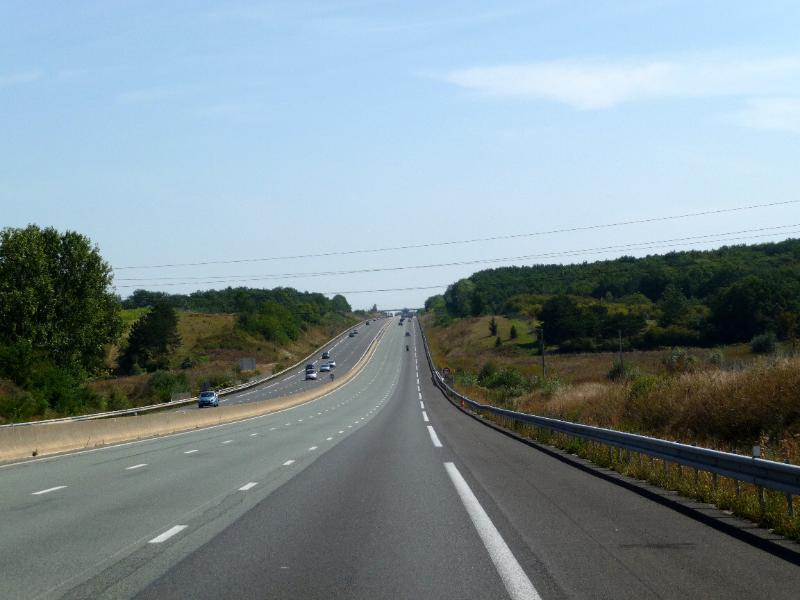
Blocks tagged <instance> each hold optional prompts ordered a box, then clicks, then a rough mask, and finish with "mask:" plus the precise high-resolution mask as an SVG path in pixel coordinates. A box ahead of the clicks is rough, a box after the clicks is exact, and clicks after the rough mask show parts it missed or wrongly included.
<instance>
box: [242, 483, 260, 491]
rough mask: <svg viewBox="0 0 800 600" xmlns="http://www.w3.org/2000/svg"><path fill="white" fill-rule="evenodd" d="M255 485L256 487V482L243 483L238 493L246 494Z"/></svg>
mask: <svg viewBox="0 0 800 600" xmlns="http://www.w3.org/2000/svg"><path fill="white" fill-rule="evenodd" d="M257 485H258V482H256V481H251V482H250V483H245V484H244V485H243V486H242V487H240V488H239V491H240V492H246V491H247V490H252V489H253V488H254V487H256V486H257Z"/></svg>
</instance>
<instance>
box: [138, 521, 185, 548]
mask: <svg viewBox="0 0 800 600" xmlns="http://www.w3.org/2000/svg"><path fill="white" fill-rule="evenodd" d="M186 527H187V526H186V525H175V527H170V528H169V529H167V530H166V531H165V532H164V533H162V534H161V535H157V536H156V537H154V538H153V539H152V540H150V541H149V542H147V543H148V544H160V543H162V542H166V541H167V540H168V539H169V538H171V537H172V536H173V535H175V534H177V533H180V532H181V531H183V530H184V529H186Z"/></svg>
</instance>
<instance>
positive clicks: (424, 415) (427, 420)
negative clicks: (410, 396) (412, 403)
mask: <svg viewBox="0 0 800 600" xmlns="http://www.w3.org/2000/svg"><path fill="white" fill-rule="evenodd" d="M422 418H423V420H424V421H425V422H426V423H429V422H430V419H429V418H428V413H426V412H425V411H424V410H423V411H422Z"/></svg>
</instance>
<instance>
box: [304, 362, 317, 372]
mask: <svg viewBox="0 0 800 600" xmlns="http://www.w3.org/2000/svg"><path fill="white" fill-rule="evenodd" d="M314 370H315V367H314V363H308V364H307V365H306V373H308V372H309V371H314Z"/></svg>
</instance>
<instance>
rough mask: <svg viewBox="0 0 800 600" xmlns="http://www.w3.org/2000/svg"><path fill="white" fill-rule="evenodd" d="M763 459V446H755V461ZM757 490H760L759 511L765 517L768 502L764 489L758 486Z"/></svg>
mask: <svg viewBox="0 0 800 600" xmlns="http://www.w3.org/2000/svg"><path fill="white" fill-rule="evenodd" d="M757 458H761V446H759V445H758V444H756V445H754V446H753V460H754V461H755V459H757ZM756 490H758V509H759V510H760V511H761V514H762V515H763V514H764V512H765V511H766V500H765V498H764V488H763V487H761V486H760V485H757V486H756Z"/></svg>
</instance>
